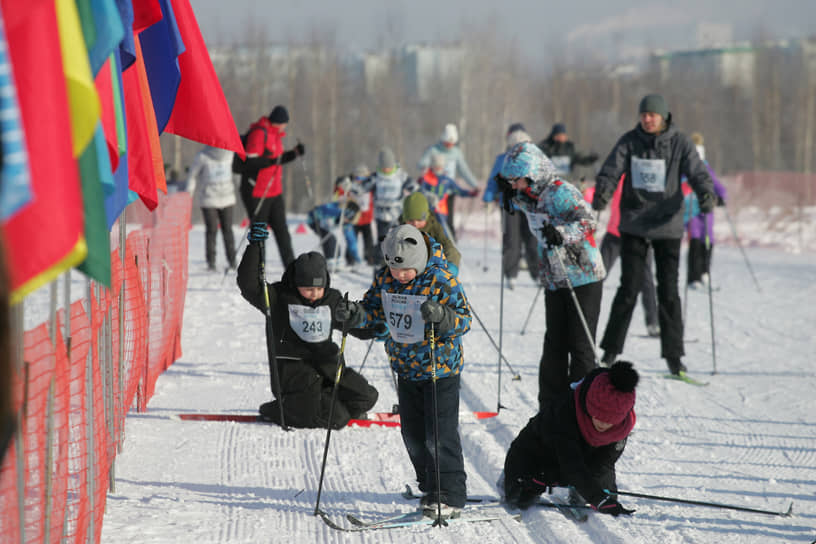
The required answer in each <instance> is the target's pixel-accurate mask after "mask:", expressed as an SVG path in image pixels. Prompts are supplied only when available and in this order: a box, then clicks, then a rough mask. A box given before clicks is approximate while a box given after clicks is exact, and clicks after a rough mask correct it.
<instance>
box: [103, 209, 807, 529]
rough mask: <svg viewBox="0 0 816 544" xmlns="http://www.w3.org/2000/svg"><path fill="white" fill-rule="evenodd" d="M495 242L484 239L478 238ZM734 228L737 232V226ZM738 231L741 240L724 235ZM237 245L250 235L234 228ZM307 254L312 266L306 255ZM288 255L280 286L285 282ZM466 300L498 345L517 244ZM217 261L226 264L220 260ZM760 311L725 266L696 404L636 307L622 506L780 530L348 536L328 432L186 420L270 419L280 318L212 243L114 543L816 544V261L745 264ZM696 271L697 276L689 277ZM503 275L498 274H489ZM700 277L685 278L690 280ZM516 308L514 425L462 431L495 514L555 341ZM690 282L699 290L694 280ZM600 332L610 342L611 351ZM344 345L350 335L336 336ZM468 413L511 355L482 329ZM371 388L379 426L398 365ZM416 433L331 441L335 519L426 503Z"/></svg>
mask: <svg viewBox="0 0 816 544" xmlns="http://www.w3.org/2000/svg"><path fill="white" fill-rule="evenodd" d="M479 222H481V219H479ZM723 226H725V225H723ZM726 228H727V226H726ZM235 230H236V236H240V235H241V234H242V230H241V229H238V228H236V229H235ZM294 242H295V245H296V249H298V250H300V251H305V250H309V249H313V248H314V246H315V243H316V240H315V238H314V237H313V236H311V235H295V236H294ZM271 246H273V247H272V248H271V249H270V251H269V252H268V255H269V261H270V262H269V263H268V267H267V274H268V277H269V278H270V280H271V279H274V278H277V277H279V276H280V273H281V268H280V264H279V262H278V259H277V252H276V251H275V249H274V242H272V243H271ZM461 249H462V252H463V255H464V258H463V266H462V271H461V280H462V282H463V284H464V285H465V288H466V292H467V295H468V298H469V300H470V302H471V304H472V307H473V309H474V310H475V311H476V312H477V313H478V315H479V317H481V319H482V320H483V321H484V323H485V325H486V326H487V328H488V330H489V332H490V334H491V335H493V336H494V337H495V338H496V339H497V340H498V335H499V329H498V323H499V320H498V309H499V262H500V261H499V257H500V242H499V240H498V238H497V237H493V238H491V239H490V243H489V247H488V249H487V251H486V255H487V260H486V262H485V259H484V255H485V253H484V249H483V245H482V238H481V237H480V236H479V237H475V236H472V235H471V234H470V232H467V233H465V235H464V236H463V240H462V241H461ZM218 251H219V259H220V262H223V253H221V251H222V250H221V247H220V242H219V249H218ZM748 255H749V257H750V259H751V263H752V265H753V268H754V271H755V272H756V275H757V278H758V280H759V283H760V285H761V288H762V291H761V292H759V291H757V289H756V288H755V286H754V284H753V282H752V280H751V277H750V275H749V274H748V271H747V269H746V266H745V263H744V260H743V257H742V255H741V253H740V252H739V251H738V250H737V248H736V247H726V246H718V247H717V249H716V251H715V257H714V258H715V269H714V282H715V285H718V286H720V287H721V289H720V290H719V291H717V292H716V293H715V294H714V297H715V301H714V303H715V325H716V337H717V345H716V348H717V349H716V354H717V371H718V372H717V374H716V375H714V376H712V375H711V370H712V357H711V351H712V349H711V341H710V336H709V335H710V332H709V320H708V315H709V314H708V311H709V308H708V298H707V296H706V295H705V294H704V293H700V292H691V293H689V298H688V301H689V309H688V323H689V324H688V327H687V331H686V338H687V339H691V340H692V342H689V343H687V345H686V351H687V356H686V357H685V361H686V364H687V365H688V367H689V369H690V371H691V372H692V373H693V374H694V375H696V376H697V377H699V378H701V379H704V380H707V381H710V385H709V386H708V387H695V386H691V385H687V384H684V383H680V382H677V381H673V380H666V379H664V378H663V377H662V376H663V374H664V372H665V371H666V368H665V364H664V362H663V360H662V359H660V357H659V343H658V341H656V340H654V339H649V338H644V337H642V336H640V335H643V334H645V326H644V323H643V317H642V313H641V309H640V307H639V306H638V308H637V310H636V313H635V316H634V318H633V321H632V327H631V330H630V335H629V338H628V340H627V344H626V352H625V353H624V357H625V358H628V359H631V360H633V361H634V362H635V363H636V367H637V368H638V370H639V371H640V373H641V384H640V386H639V387H638V401H637V408H636V410H637V414H638V423H637V426H636V427H635V431H634V433H633V434H632V436H631V438H630V440H629V443H628V445H627V448H626V451H625V453H624V455H623V457H622V458H621V460H620V462H619V463H618V485H619V487H620V489H621V490H628V491H635V492H643V493H649V494H656V495H668V496H674V497H680V498H684V499H690V500H699V501H709V502H718V503H726V504H733V505H740V506H746V507H749V508H759V509H766V510H774V511H784V510H786V509H787V508H788V505H789V504H790V503H791V501H793V503H794V516H793V517H778V516H770V515H762V514H753V513H745V512H737V511H732V510H725V509H715V508H709V507H700V506H690V505H684V504H675V503H671V502H658V501H653V500H646V499H639V498H632V497H621V502H622V503H623V504H624V505H625V506H628V507H632V508H636V509H637V512H636V513H635V515H633V516H631V517H622V518H612V517H608V516H602V515H599V514H594V513H593V514H591V515H590V519H589V521H588V522H587V523H584V524H576V523H573V522H571V521H569V520H567V519H566V518H565V517H563V516H562V515H560V514H559V513H558V512H556V511H551V510H547V509H540V510H530V511H527V512H525V513H524V514H523V516H522V521H521V522H518V521H513V520H511V519H507V520H502V521H496V522H491V523H473V524H459V525H456V526H451V527H449V528H447V529H441V530H440V529H436V528H431V527H422V528H410V529H397V530H389V531H374V532H368V533H342V532H338V531H335V530H333V529H330V528H329V527H328V526H326V525H325V524H324V523H322V522H321V521H320V519H319V518H316V517H314V516H313V515H312V513H313V510H314V505H315V499H316V492H317V482H318V476H319V472H320V463H321V458H322V452H323V446H324V441H325V438H326V432H325V431H324V430H297V431H293V432H284V431H282V430H281V429H280V428H278V427H275V426H268V425H262V424H253V423H217V422H185V421H180V420H178V419H177V418H175V417H174V416H176V415H177V414H180V413H184V412H198V411H200V412H226V413H236V414H237V413H246V414H250V413H254V412H255V411H256V409H257V406H258V405H259V404H260V403H262V402H264V401H267V400H269V398H270V393H269V376H268V367H267V362H266V352H265V344H264V328H263V316H262V315H261V314H260V313H259V312H257V310H255V309H253V308H252V307H250V306H249V304H247V303H246V302H244V301H243V299H242V298H241V296H240V294H239V293H238V291H237V288H236V286H235V283H234V276H232V275H231V276H229V277H228V278H227V281H225V282H224V284H223V286H222V285H221V274H212V273H207V272H206V271H205V268H206V267H205V263H204V258H203V257H204V250H203V230H202V228H201V227H195V228H194V229H193V230H192V231H191V243H190V280H189V288H188V293H187V299H186V301H187V302H186V304H187V306H186V308H185V315H184V331H183V337H182V346H183V352H184V353H183V356H182V358H181V359H180V360H179V361H177V362H176V363H175V364H173V365H172V366H171V367H170V368H169V369H168V370H167V372H166V373H165V374H164V375H163V376H162V377H161V378H160V379H159V381H158V384H157V387H156V394H155V396H154V397H153V399H152V400H151V401H150V404H149V409H148V411H147V412H146V413H143V414H138V413H135V412H131V414H130V415H129V416H128V418H127V424H126V439H125V444H124V451H123V452H122V453H121V454H120V455H119V457H118V458H117V461H116V487H115V492H111V493H109V494H108V501H107V512H106V514H105V518H104V526H103V532H102V541H103V542H106V543H122V542H162V543H163V542H167V543H171V542H172V543H175V542H253V543H254V542H298V543H300V542H463V543H464V542H468V543H470V542H474V541H476V540H477V539H478V541H480V542H483V543H504V542H523V543H528V542H530V543H532V542H535V543H539V542H570V543H580V542H595V543H597V542H613V543H629V544H631V543H635V544H639V543H643V544H646V543H654V542H661V543H662V544H673V543H681V542H683V543H685V542H694V543H722V542H729V543H732V542H752V543H768V542H812V541H813V540H814V539H816V395H815V394H814V392H816V376H814V364H813V360H814V348H816V341H814V330H813V329H814V326H816V255H815V254H814V253H807V252H806V253H801V254H791V253H785V252H783V251H781V250H778V249H769V248H756V247H751V248H748ZM681 266H684V263H681ZM485 267H487V271H484V268H485ZM683 270H684V268H683ZM524 274H525V273H524V272H522V276H520V277H519V281H518V282H517V286H516V287H515V289H514V290H513V291H505V297H504V305H505V314H504V333H503V344H504V353H505V355H506V357H507V359H508V360H509V361H510V363H511V364H512V366H513V367H514V368H515V370H516V371H518V372H519V373H520V375H521V380H520V381H513V380H511V375H510V373H509V372H508V371H507V369H506V368H505V369H503V373H502V379H501V384H502V387H501V403H502V404H503V405H504V406H506V408H505V409H503V410H501V413H500V414H499V416H498V417H496V418H493V419H488V420H483V421H475V420H472V419H470V418H463V420H462V424H461V435H462V439H463V446H464V453H465V461H466V469H467V474H468V491H469V493H470V494H471V495H476V496H495V495H496V494H497V490H496V489H495V485H494V484H495V482H496V479H497V478H498V476H499V473H500V471H501V469H502V465H503V462H504V456H505V453H506V451H507V448H508V446H509V444H510V442H511V440H512V439H513V437H514V436H515V435H516V433H517V432H518V431H519V430H520V429H521V428H522V427H523V425H524V424H525V423H526V421H527V419H528V418H529V417H531V416H532V415H533V411H534V408H535V406H536V395H537V368H538V360H539V356H540V351H541V343H542V340H543V333H544V329H543V315H544V306H543V299H542V298H540V299H539V300H538V302H537V307H536V310H535V314H534V317H533V320H531V323H530V325H529V326H528V328H527V331H526V333H525V334H524V335H523V336H522V335H520V334H519V333H520V329H521V326H522V323H523V321H524V318H525V316H526V315H527V311H528V308H529V307H530V303H531V301H532V300H533V297H534V295H535V292H536V287H535V286H534V285H533V283H532V281H531V280H530V279H529V277H526V276H524ZM618 275H619V268H618V267H615V268H614V269H613V270H612V272H611V275H610V280H609V281H608V283H607V285H606V286H605V289H604V300H603V309H602V314H601V320H600V322H601V327H603V326H605V324H606V318H607V316H608V310H609V306H610V304H611V301H612V297H613V296H614V292H615V288H616V286H617V283H618ZM681 276H682V274H681ZM332 281H333V286H335V287H337V288H339V289H341V290H342V291H345V290H348V291H349V296H350V297H351V298H358V297H360V296H361V295H362V293H363V292H364V290H365V288H366V287H367V281H366V279H365V278H364V277H362V276H358V275H353V274H350V273H345V274H340V275H337V276H335V277H334V278H333V280H332ZM601 333H602V329H601V330H599V334H598V336H599V337H600V335H601ZM337 336H338V337H339V334H338V335H337ZM366 347H367V344H366V343H364V342H361V341H359V340H356V339H352V338H351V337H350V338H349V341H348V344H347V347H346V352H347V360H348V363H349V365H350V366H352V367H353V368H359V366H360V364H361V362H362V358H363V355H364V353H365V350H366ZM465 355H466V366H465V370H464V374H463V382H462V384H463V387H462V394H461V397H462V406H463V408H464V409H468V410H495V409H496V406H497V401H498V390H497V354H496V351H495V350H494V349H493V347H492V346H491V344H490V341H489V340H488V338H487V336H486V335H485V333H484V332H483V330H482V328H481V327H480V326H479V324H478V323H477V322H476V321H475V320H474V322H473V328H472V330H471V332H470V333H469V334H468V335H467V336H466V337H465ZM364 374H365V375H366V377H367V378H368V379H369V380H371V381H372V382H373V384H374V385H375V386H376V387H377V388H378V390H379V392H380V398H379V401H378V403H377V407H376V409H377V410H380V411H388V410H390V408H391V406H392V404H394V403H395V402H396V395H395V392H394V388H393V385H392V381H391V378H390V373H389V370H388V368H387V367H386V357H385V355H384V352H383V349H382V345H381V344H376V345H375V346H374V348H373V349H372V351H371V354H370V356H369V358H368V361H367V362H366V366H365V370H364ZM413 483H414V482H413V479H412V470H411V468H410V463H409V461H408V457H407V454H406V453H405V449H404V447H403V444H402V441H401V438H400V434H399V430H397V429H388V428H371V429H363V428H347V429H344V430H342V431H337V432H333V433H332V435H331V447H330V450H329V455H328V461H327V467H326V479H325V483H324V489H323V495H322V498H321V508H322V509H324V510H325V511H326V512H327V513H328V514H329V515H330V516H331V517H332V518H333V519H335V520H336V521H338V522H339V523H342V524H347V522H346V521H345V519H343V518H344V517H345V515H346V514H355V515H358V516H360V517H366V518H369V519H371V518H373V517H375V515H383V514H390V513H393V512H394V511H408V510H410V509H412V508H413V506H414V505H413V504H411V503H410V502H409V501H406V500H405V499H403V498H402V497H401V496H400V491H401V490H402V489H403V488H404V486H405V484H413Z"/></svg>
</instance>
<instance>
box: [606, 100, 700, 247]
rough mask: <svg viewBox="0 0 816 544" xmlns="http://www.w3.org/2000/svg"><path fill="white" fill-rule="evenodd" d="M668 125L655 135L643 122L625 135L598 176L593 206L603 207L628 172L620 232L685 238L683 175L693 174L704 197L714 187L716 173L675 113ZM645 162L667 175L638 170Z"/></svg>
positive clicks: (692, 181) (695, 186)
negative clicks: (680, 127) (674, 121)
mask: <svg viewBox="0 0 816 544" xmlns="http://www.w3.org/2000/svg"><path fill="white" fill-rule="evenodd" d="M666 124H667V128H666V130H664V131H663V132H661V133H659V134H649V133H647V132H646V131H644V130H643V128H641V126H640V123H638V125H637V126H636V127H635V128H634V129H632V130H630V131H629V132H627V133H626V134H624V135H623V136H621V138H620V140H618V143H617V144H615V147H614V148H613V149H612V151H611V152H610V153H609V156H608V157H607V158H606V161H604V164H603V166H602V167H601V170H600V172H599V173H598V175H597V177H596V179H595V198H594V200H593V207H594V208H595V209H601V208H603V207H604V206H606V204H607V203H608V202H609V200H610V199H611V198H612V193H614V191H615V187H616V186H617V184H618V180H619V179H620V177H621V174H626V177H625V178H624V181H623V190H622V193H621V201H620V225H619V227H618V228H619V230H620V232H625V233H627V234H632V235H635V236H640V237H643V238H649V239H676V238H682V237H683V192H682V190H681V188H680V183H681V181H680V180H681V177H682V176H686V177H687V178H688V182H689V185H691V188H692V189H693V190H694V192H695V193H696V194H697V196H698V197H700V196H702V195H704V194H706V193H709V194H710V193H713V192H714V186H713V182H712V181H711V176H710V175H709V174H708V170H707V169H706V166H705V164H703V161H702V160H700V156H699V155H698V153H697V149H696V148H695V146H694V143H692V141H691V139H690V138H689V137H688V136H686V135H685V134H682V133H680V132H679V131H677V129H676V128H675V127H674V125H673V124H672V118H671V114H669V115H668V117H667V119H666ZM644 162H648V163H651V164H652V165H657V166H658V167H660V170H659V171H663V172H665V175H664V176H663V179H660V176H659V175H655V174H654V171H646V172H645V173H640V174H638V170H640V169H642V168H643V166H641V165H642V164H643V163H644ZM633 168H634V170H635V172H633ZM650 168H651V167H650ZM633 173H634V174H635V175H634V176H633ZM651 178H654V179H651Z"/></svg>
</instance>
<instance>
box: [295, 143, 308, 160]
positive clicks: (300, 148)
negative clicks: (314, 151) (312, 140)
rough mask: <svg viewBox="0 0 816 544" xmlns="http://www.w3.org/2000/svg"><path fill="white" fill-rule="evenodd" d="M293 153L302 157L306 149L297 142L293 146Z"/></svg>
mask: <svg viewBox="0 0 816 544" xmlns="http://www.w3.org/2000/svg"><path fill="white" fill-rule="evenodd" d="M295 153H297V156H298V157H302V156H303V155H305V154H306V147H305V146H304V145H303V144H302V143H300V142H298V143H297V145H296V146H295Z"/></svg>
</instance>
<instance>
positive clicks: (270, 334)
mask: <svg viewBox="0 0 816 544" xmlns="http://www.w3.org/2000/svg"><path fill="white" fill-rule="evenodd" d="M258 249H259V251H260V262H259V263H258V281H259V282H260V283H261V289H262V290H263V296H264V314H265V316H266V356H267V358H268V359H269V368H270V370H271V374H272V389H273V391H274V393H275V396H276V397H277V398H278V409H279V410H280V425H281V427H282V428H283V430H284V431H288V430H289V427H287V426H286V420H285V419H284V416H283V388H282V387H281V382H280V374H279V373H278V361H277V354H276V353H275V329H274V328H273V326H272V307H271V305H270V303H269V286H268V285H267V283H266V242H264V241H261V242H260V245H259V248H258Z"/></svg>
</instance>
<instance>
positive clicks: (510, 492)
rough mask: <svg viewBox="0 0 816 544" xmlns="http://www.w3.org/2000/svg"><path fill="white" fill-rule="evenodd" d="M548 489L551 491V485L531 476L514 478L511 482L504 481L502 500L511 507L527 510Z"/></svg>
mask: <svg viewBox="0 0 816 544" xmlns="http://www.w3.org/2000/svg"><path fill="white" fill-rule="evenodd" d="M548 490H549V491H550V492H551V491H552V487H551V486H548V485H546V484H542V483H539V482H538V481H536V480H534V479H532V478H529V477H527V478H516V480H515V481H513V482H505V490H504V494H505V499H504V500H505V501H506V502H507V504H508V505H510V506H511V507H513V508H519V509H521V510H527V509H528V508H530V507H531V506H532V505H534V504H535V503H536V501H537V500H538V497H539V496H540V495H541V494H542V493H544V492H546V491H548Z"/></svg>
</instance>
